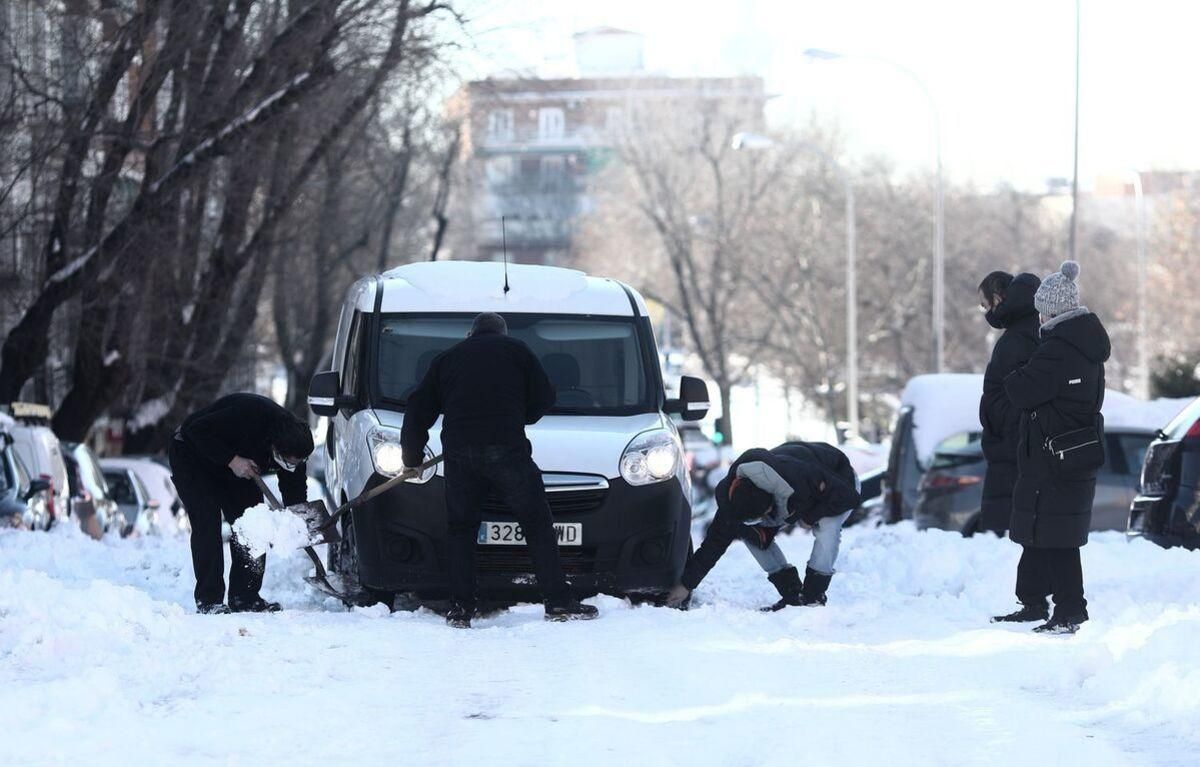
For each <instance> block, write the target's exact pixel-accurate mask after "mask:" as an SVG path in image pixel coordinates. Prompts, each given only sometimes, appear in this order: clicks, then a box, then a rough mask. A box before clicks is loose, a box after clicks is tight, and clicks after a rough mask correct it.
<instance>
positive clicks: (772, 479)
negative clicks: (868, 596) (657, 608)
mask: <svg viewBox="0 0 1200 767" xmlns="http://www.w3.org/2000/svg"><path fill="white" fill-rule="evenodd" d="M859 491H860V486H859V482H858V477H857V476H856V475H855V473H854V468H853V467H852V466H851V465H850V460H849V459H848V458H847V457H846V454H845V453H843V452H842V451H841V450H838V449H837V448H836V447H834V446H833V445H828V444H825V443H824V442H788V443H785V444H783V445H780V446H779V447H777V448H775V449H773V450H763V449H761V448H755V449H753V450H747V451H746V452H745V453H742V455H741V456H739V457H738V459H737V460H736V461H734V463H733V465H732V466H730V467H729V474H727V475H726V476H725V478H724V479H723V480H721V482H720V483H718V484H717V490H716V499H717V514H716V516H715V517H714V519H713V522H712V525H711V526H710V527H709V529H708V532H707V533H706V534H705V536H704V543H702V544H701V545H700V548H699V550H697V551H696V553H695V554H694V555H692V557H691V558H690V559H689V560H688V563H687V566H686V567H684V570H683V576H682V577H681V578H680V583H679V584H678V585H676V586H675V588H673V589H672V590H671V593H670V595H669V597H668V600H667V602H668V604H671V605H679V604H682V603H683V602H684V600H686V599H687V598H688V596H689V595H690V594H691V592H692V591H694V590H695V589H696V587H697V586H698V585H700V582H701V581H702V580H704V577H705V576H706V575H708V572H709V570H711V569H712V568H713V566H714V565H716V564H717V561H718V560H720V558H721V557H722V555H724V554H725V551H726V549H728V548H729V544H731V543H733V541H734V540H735V539H738V538H741V539H742V540H743V541H745V542H746V545H747V546H748V547H749V549H750V553H751V554H753V555H754V558H755V559H756V560H757V561H758V563H759V566H761V567H762V568H763V570H764V571H766V572H767V578H768V580H770V581H771V584H772V585H774V586H775V588H776V590H777V591H778V592H779V596H780V599H779V601H778V602H776V603H775V604H774V605H771V606H770V607H767V608H764V609H766V610H772V611H774V610H781V609H783V608H784V607H787V606H788V605H805V606H812V605H824V604H825V592H826V590H827V589H828V588H829V583H830V580H831V579H832V578H833V573H834V564H835V563H836V562H837V555H838V547H839V545H840V542H841V535H842V525H843V524H844V523H845V521H846V517H848V516H849V515H850V512H851V511H852V510H853V509H855V508H856V507H857V506H858V505H859V504H860V503H861V502H862V497H861V495H859ZM792 524H799V525H801V526H803V527H805V528H809V529H812V530H813V550H812V556H811V557H810V558H809V560H808V568H807V571H806V572H805V577H804V581H803V582H802V581H801V580H800V574H799V573H798V572H797V571H796V568H795V567H794V566H792V565H790V564H788V561H787V558H786V557H785V556H784V554H783V551H782V550H781V549H780V548H779V545H778V544H777V543H775V536H776V534H778V532H779V530H780V529H781V528H783V527H785V526H787V525H792Z"/></svg>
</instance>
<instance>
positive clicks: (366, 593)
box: [329, 514, 396, 610]
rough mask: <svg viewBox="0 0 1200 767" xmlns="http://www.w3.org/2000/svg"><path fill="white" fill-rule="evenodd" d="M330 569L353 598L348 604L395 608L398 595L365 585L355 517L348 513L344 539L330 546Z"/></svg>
mask: <svg viewBox="0 0 1200 767" xmlns="http://www.w3.org/2000/svg"><path fill="white" fill-rule="evenodd" d="M329 569H330V570H331V571H333V572H335V573H337V574H338V575H339V576H341V578H340V580H341V583H342V589H343V592H344V593H346V594H349V595H350V597H351V599H350V600H349V604H348V605H347V606H354V605H357V606H360V607H369V606H371V605H377V604H385V605H387V606H388V609H389V610H392V609H394V604H395V600H396V595H395V594H394V593H393V592H391V591H381V590H379V589H373V588H370V587H368V586H364V585H363V583H362V580H361V579H360V578H359V575H358V543H357V541H356V539H355V535H354V517H353V515H351V514H347V515H346V516H345V517H343V518H342V540H340V541H338V542H337V545H336V546H330V547H329Z"/></svg>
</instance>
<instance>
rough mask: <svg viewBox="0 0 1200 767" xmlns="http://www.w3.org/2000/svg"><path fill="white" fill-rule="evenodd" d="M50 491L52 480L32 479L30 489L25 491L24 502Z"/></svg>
mask: <svg viewBox="0 0 1200 767" xmlns="http://www.w3.org/2000/svg"><path fill="white" fill-rule="evenodd" d="M49 489H50V480H48V479H31V480H29V488H28V489H26V490H25V497H24V498H22V500H24V501H28V500H29V499H30V498H32V497H33V496H35V495H37V494H38V493H44V492H46V491H47V490H49Z"/></svg>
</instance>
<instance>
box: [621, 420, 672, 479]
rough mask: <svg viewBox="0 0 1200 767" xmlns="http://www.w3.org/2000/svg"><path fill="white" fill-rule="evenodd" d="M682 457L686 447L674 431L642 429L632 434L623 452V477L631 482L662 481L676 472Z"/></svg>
mask: <svg viewBox="0 0 1200 767" xmlns="http://www.w3.org/2000/svg"><path fill="white" fill-rule="evenodd" d="M682 457H683V450H682V449H680V447H679V441H678V440H677V439H676V438H675V435H674V434H672V433H671V432H669V431H667V430H666V429H655V430H654V431H647V432H643V433H641V434H639V435H637V436H636V437H634V438H633V441H632V442H630V443H629V447H627V448H625V453H624V454H623V455H622V456H621V478H622V479H624V480H625V481H626V482H628V483H629V484H631V485H650V484H653V483H655V482H662V481H664V480H667V479H670V478H671V477H673V476H674V475H675V472H676V471H677V470H678V469H679V462H680V460H682Z"/></svg>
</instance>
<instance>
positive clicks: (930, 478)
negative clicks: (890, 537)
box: [913, 427, 1154, 536]
mask: <svg viewBox="0 0 1200 767" xmlns="http://www.w3.org/2000/svg"><path fill="white" fill-rule="evenodd" d="M1104 438H1105V446H1104V447H1105V454H1106V462H1105V464H1104V466H1102V467H1101V468H1100V471H1099V472H1098V473H1097V476H1096V499H1095V501H1094V502H1093V505H1092V530H1124V529H1125V523H1126V518H1127V517H1128V511H1129V503H1130V501H1131V500H1133V496H1134V494H1135V493H1136V492H1137V486H1138V472H1139V470H1140V467H1141V465H1142V456H1144V455H1145V454H1146V448H1147V447H1148V446H1149V445H1150V440H1151V439H1153V438H1154V434H1153V432H1151V431H1149V430H1147V429H1135V428H1128V427H1114V428H1108V429H1106V430H1105V434H1104ZM986 472H987V461H986V460H984V457H983V448H982V446H981V443H980V442H979V440H978V438H974V439H972V438H971V437H970V436H968V435H966V434H963V435H959V436H958V437H956V438H953V439H951V440H949V441H947V442H945V443H943V445H941V446H939V447H938V450H937V451H936V452H935V453H934V456H933V460H932V461H931V462H930V465H929V471H927V472H926V473H925V476H924V477H923V478H922V480H921V489H920V494H919V496H918V499H917V505H916V508H915V509H914V511H913V519H914V520H915V521H916V524H917V527H918V528H920V529H922V530H924V529H930V528H932V529H936V530H951V531H954V532H960V533H962V534H963V535H964V536H971V535H974V534H975V533H976V532H978V531H979V522H980V504H981V502H982V499H983V476H984V474H985V473H986Z"/></svg>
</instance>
